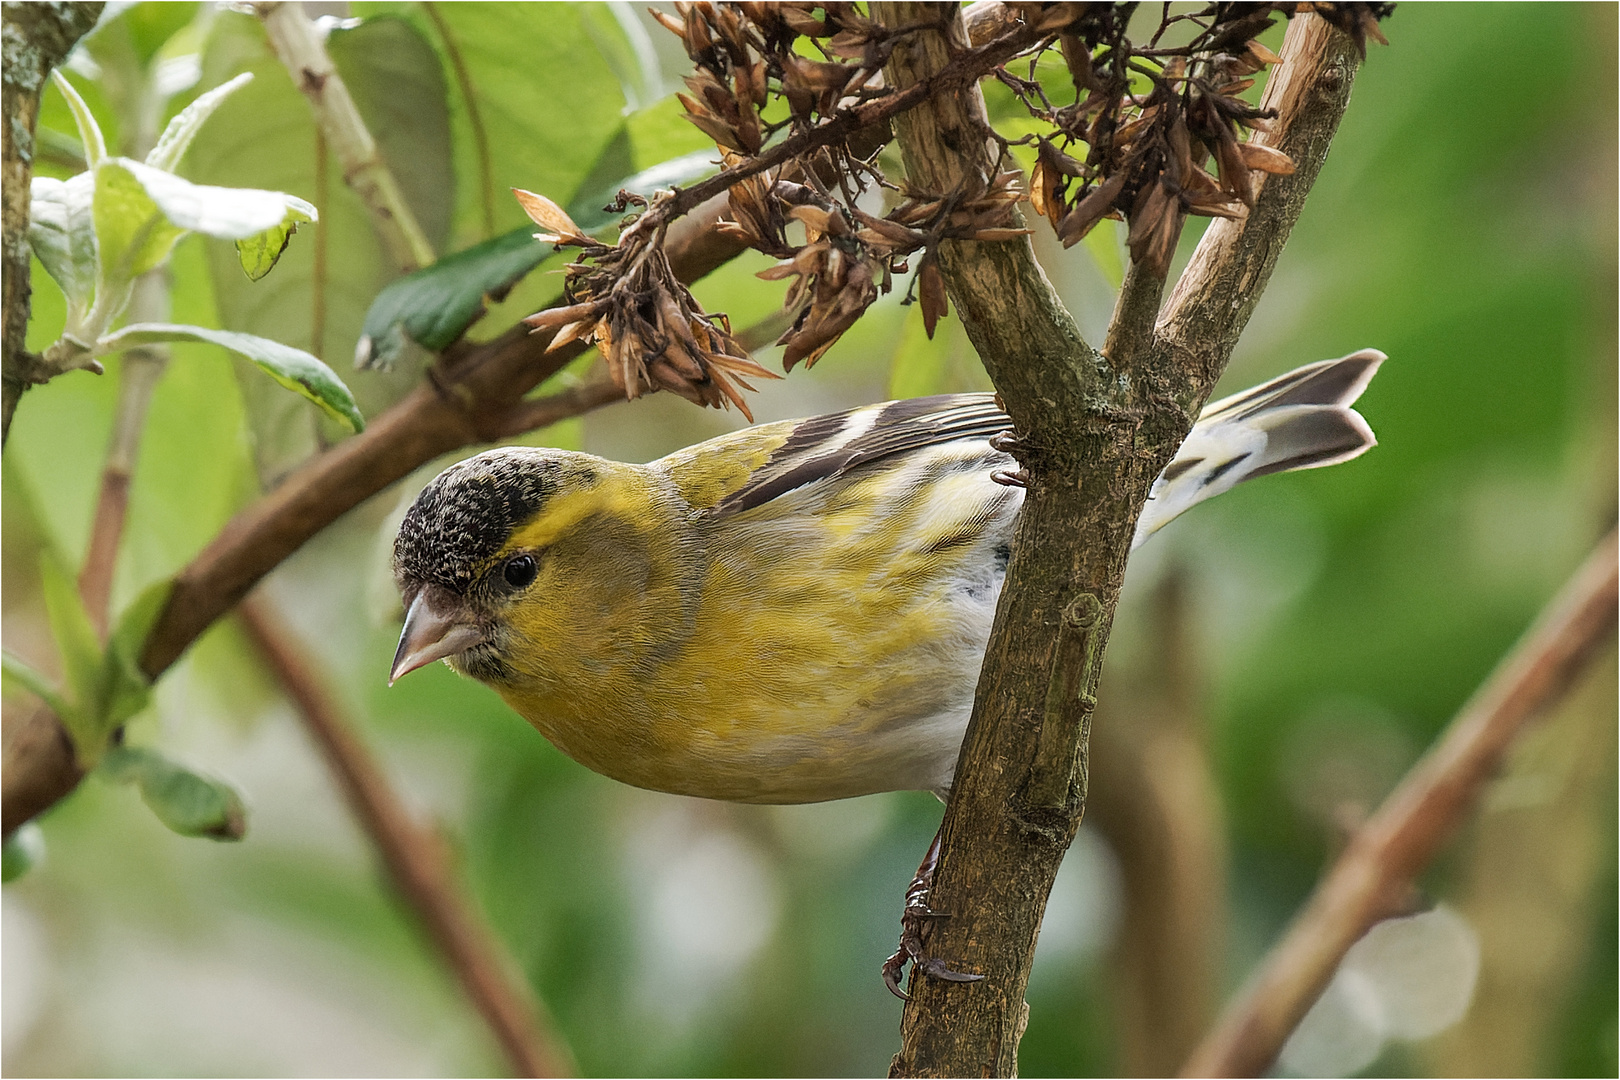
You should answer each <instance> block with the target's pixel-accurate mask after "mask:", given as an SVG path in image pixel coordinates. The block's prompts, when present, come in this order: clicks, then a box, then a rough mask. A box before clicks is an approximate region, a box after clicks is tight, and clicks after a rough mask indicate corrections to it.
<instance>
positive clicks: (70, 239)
mask: <svg viewBox="0 0 1620 1080" xmlns="http://www.w3.org/2000/svg"><path fill="white" fill-rule="evenodd" d="M95 190H96V181H95V176H94V175H93V174H91V173H88V172H83V173H80V174H79V175H77V176H74V177H71V178H70V179H67V180H52V179H51V178H49V177H46V176H36V177H34V181H33V185H32V187H31V189H30V194H31V196H32V200H31V205H30V207H29V221H28V242H29V244H30V245H32V246H33V249H34V254H35V255H37V256H38V257H39V262H40V265H41V266H43V267H45V271H46V273H48V274H50V275H51V278H52V280H54V281H55V282H56V283H57V284H58V285H60V286H61V287H62V293H63V294H64V295H65V296H66V297H67V300H68V324H69V325H74V324H76V323H78V322H79V321H80V320H82V319H83V317H84V315H85V313H86V312H88V311H89V310H90V302H91V300H92V299H93V298H94V297H95V294H96V222H95V214H94V209H93V201H94V197H95Z"/></svg>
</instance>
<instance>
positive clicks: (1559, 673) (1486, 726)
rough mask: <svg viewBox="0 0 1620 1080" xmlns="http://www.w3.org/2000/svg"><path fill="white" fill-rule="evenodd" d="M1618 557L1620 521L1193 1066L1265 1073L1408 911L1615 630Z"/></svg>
mask: <svg viewBox="0 0 1620 1080" xmlns="http://www.w3.org/2000/svg"><path fill="white" fill-rule="evenodd" d="M1617 558H1620V550H1617V548H1616V534H1615V533H1614V532H1610V533H1609V535H1608V536H1606V537H1605V538H1604V539H1603V540H1602V541H1601V542H1600V543H1599V544H1598V546H1597V548H1596V549H1595V550H1594V551H1593V552H1592V554H1591V555H1590V556H1589V557H1588V558H1587V560H1586V562H1585V563H1583V564H1582V566H1581V568H1580V569H1579V570H1578V571H1576V573H1575V575H1574V577H1573V578H1571V579H1570V581H1569V582H1568V584H1566V585H1565V586H1564V588H1563V589H1562V590H1561V591H1560V592H1559V593H1558V595H1557V596H1556V597H1554V598H1553V600H1552V601H1551V602H1549V603H1548V605H1547V606H1546V607H1545V608H1544V609H1543V610H1542V613H1541V615H1540V616H1539V617H1538V618H1537V620H1536V623H1535V625H1534V626H1532V627H1531V628H1530V630H1529V631H1527V632H1526V634H1525V636H1524V637H1523V638H1522V639H1521V640H1520V642H1519V644H1518V646H1517V647H1515V648H1514V650H1513V651H1512V652H1510V653H1509V654H1508V655H1507V656H1506V657H1505V658H1504V659H1503V660H1502V662H1501V663H1500V664H1498V665H1497V668H1496V670H1495V671H1494V672H1493V673H1492V674H1491V676H1490V678H1489V679H1487V680H1486V681H1485V684H1484V685H1483V686H1481V687H1480V688H1479V690H1477V691H1476V692H1475V693H1474V696H1473V698H1472V699H1471V700H1470V701H1469V702H1468V704H1466V705H1465V706H1464V707H1463V709H1462V711H1461V712H1460V713H1458V715H1457V717H1456V719H1454V720H1453V721H1452V722H1451V724H1450V726H1449V727H1448V728H1447V729H1446V731H1445V733H1444V734H1443V735H1442V736H1441V738H1440V740H1439V741H1438V742H1437V743H1436V744H1435V746H1434V747H1433V748H1432V749H1431V750H1430V751H1429V753H1428V754H1426V755H1425V756H1424V757H1423V759H1422V760H1421V761H1419V762H1418V763H1417V765H1415V766H1414V767H1413V768H1412V770H1411V772H1409V773H1408V774H1407V776H1406V778H1405V779H1404V780H1403V781H1402V782H1401V784H1400V786H1399V787H1397V788H1396V789H1395V791H1394V792H1393V793H1391V795H1390V796H1389V798H1388V799H1386V800H1385V801H1384V804H1383V806H1381V807H1380V808H1379V810H1378V812H1377V813H1376V814H1374V815H1373V817H1372V818H1371V819H1369V820H1368V821H1367V823H1366V824H1365V825H1363V826H1362V827H1361V828H1360V829H1358V830H1357V831H1356V833H1355V834H1354V835H1353V836H1352V837H1351V839H1350V843H1349V846H1348V847H1347V848H1346V850H1345V852H1344V854H1343V855H1341V856H1340V857H1339V859H1338V861H1337V862H1336V863H1335V864H1334V866H1333V868H1332V869H1331V870H1330V871H1329V873H1328V875H1327V877H1326V878H1325V879H1324V880H1323V881H1322V883H1321V884H1320V885H1319V886H1318V887H1317V889H1316V891H1315V893H1314V894H1312V897H1311V899H1310V901H1309V903H1308V904H1307V905H1306V907H1305V909H1304V911H1302V912H1301V913H1300V915H1299V916H1298V917H1297V918H1296V919H1295V920H1294V923H1293V925H1292V926H1290V927H1289V929H1288V932H1287V933H1286V935H1285V936H1284V937H1283V939H1282V941H1280V942H1279V943H1278V944H1277V945H1276V947H1275V948H1273V949H1272V951H1271V953H1270V954H1269V956H1268V957H1267V958H1266V960H1265V961H1264V962H1263V964H1262V966H1261V968H1260V970H1259V971H1258V972H1257V973H1256V974H1255V975H1254V976H1253V977H1252V978H1251V979H1250V980H1249V983H1248V985H1247V986H1246V988H1245V989H1244V990H1243V991H1242V992H1241V993H1240V995H1239V997H1238V998H1237V999H1236V1000H1235V1001H1234V1002H1233V1003H1232V1005H1231V1006H1229V1007H1228V1009H1227V1010H1226V1012H1225V1013H1224V1015H1223V1016H1222V1018H1221V1020H1220V1022H1219V1024H1218V1025H1217V1027H1216V1028H1215V1030H1214V1031H1212V1032H1211V1033H1210V1034H1209V1036H1208V1038H1206V1039H1205V1040H1204V1042H1203V1043H1202V1044H1201V1045H1200V1046H1199V1047H1198V1049H1197V1050H1195V1051H1194V1052H1193V1055H1192V1056H1191V1057H1190V1058H1189V1059H1188V1061H1187V1063H1186V1065H1185V1066H1184V1067H1183V1069H1182V1075H1183V1076H1259V1075H1261V1074H1262V1073H1264V1072H1265V1071H1266V1070H1267V1069H1269V1068H1270V1067H1271V1064H1272V1062H1273V1061H1275V1060H1276V1057H1277V1054H1278V1052H1279V1051H1280V1050H1281V1048H1282V1045H1283V1042H1284V1040H1286V1039H1287V1038H1288V1035H1289V1033H1290V1032H1291V1031H1293V1030H1294V1028H1295V1026H1296V1025H1298V1023H1299V1021H1300V1019H1301V1018H1302V1017H1304V1015H1305V1013H1306V1012H1307V1010H1309V1009H1310V1006H1311V1003H1312V1002H1313V1001H1315V1000H1316V997H1317V995H1318V994H1320V993H1321V991H1322V989H1323V987H1325V986H1326V985H1327V983H1328V980H1329V979H1330V978H1332V976H1333V971H1334V969H1335V967H1336V966H1337V965H1338V963H1339V961H1340V960H1341V959H1342V958H1343V957H1344V954H1345V952H1346V951H1347V950H1348V949H1349V948H1350V946H1351V945H1353V944H1354V943H1355V942H1356V940H1357V939H1358V938H1360V937H1361V935H1362V934H1364V933H1365V932H1366V931H1367V930H1368V929H1369V928H1370V927H1371V926H1372V925H1373V924H1374V923H1376V922H1378V921H1379V920H1380V919H1383V918H1387V917H1389V916H1391V915H1396V914H1400V913H1401V911H1402V908H1403V905H1404V903H1405V900H1406V898H1407V897H1408V895H1409V893H1410V890H1411V888H1412V886H1413V884H1414V883H1415V881H1416V879H1417V876H1418V874H1420V873H1421V872H1422V871H1423V869H1424V868H1425V867H1426V866H1428V864H1429V862H1430V860H1432V859H1433V858H1434V856H1435V855H1436V854H1438V852H1439V850H1440V848H1441V846H1442V845H1443V844H1444V843H1445V842H1446V840H1448V839H1449V838H1450V837H1451V835H1452V834H1453V833H1455V832H1456V830H1457V829H1458V828H1459V827H1460V826H1461V825H1462V823H1463V820H1464V819H1465V817H1466V816H1467V814H1468V813H1469V812H1470V811H1471V810H1472V809H1473V807H1474V805H1475V803H1476V801H1477V799H1478V797H1479V795H1480V793H1481V791H1482V790H1483V789H1484V787H1485V784H1486V783H1487V782H1488V781H1489V780H1490V779H1491V778H1492V777H1493V776H1495V775H1496V773H1497V771H1498V769H1499V768H1500V767H1501V765H1502V762H1503V760H1504V759H1505V758H1506V756H1507V753H1508V750H1509V748H1510V747H1511V746H1512V744H1513V740H1514V739H1515V737H1516V736H1517V735H1518V734H1519V733H1520V732H1521V731H1522V730H1523V729H1524V727H1525V725H1526V724H1527V723H1528V722H1529V721H1530V720H1532V719H1534V718H1535V717H1536V716H1538V715H1540V714H1541V712H1542V711H1543V710H1545V709H1546V708H1547V707H1548V706H1549V705H1551V704H1553V703H1554V702H1556V701H1557V700H1558V699H1559V697H1560V696H1561V695H1562V694H1563V693H1564V692H1565V691H1566V690H1568V689H1569V687H1570V685H1571V684H1572V683H1573V682H1574V681H1575V679H1576V678H1577V677H1578V676H1579V675H1580V674H1581V672H1582V671H1583V670H1584V669H1585V667H1586V664H1587V662H1588V661H1589V660H1590V659H1591V658H1592V655H1593V653H1594V652H1595V650H1596V649H1597V647H1598V646H1599V645H1600V644H1602V643H1603V642H1605V641H1608V640H1609V639H1610V638H1611V637H1612V636H1613V634H1614V630H1615V613H1616V590H1617V565H1616V561H1617Z"/></svg>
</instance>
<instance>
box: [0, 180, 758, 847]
mask: <svg viewBox="0 0 1620 1080" xmlns="http://www.w3.org/2000/svg"><path fill="white" fill-rule="evenodd" d="M724 205H725V198H724V196H721V197H720V198H717V199H715V200H713V201H712V202H711V203H710V204H709V205H707V206H705V207H703V208H702V210H701V212H699V213H696V214H693V215H691V216H689V217H687V218H686V219H684V220H683V221H681V222H680V223H679V224H678V225H676V226H675V227H672V228H671V229H670V234H669V244H668V251H669V257H670V262H671V264H672V265H673V266H674V268H675V272H676V274H677V275H678V276H679V277H680V278H681V279H682V280H683V281H689V282H690V281H695V280H697V279H698V278H700V277H702V276H703V275H705V274H707V273H708V272H709V271H710V270H713V269H714V268H715V267H717V266H719V265H720V264H722V263H724V262H726V261H727V260H729V259H731V258H733V257H735V256H736V255H737V254H738V253H739V252H740V251H741V250H742V248H741V246H740V245H739V244H738V243H737V242H736V241H734V240H732V239H730V238H728V237H726V236H725V235H723V234H721V233H719V232H718V231H717V230H715V229H714V228H713V225H714V222H715V220H716V218H718V217H719V215H720V213H721V210H722V209H723V207H724ZM549 341H550V336H549V335H547V334H530V333H529V330H528V327H526V326H523V325H522V324H519V325H517V326H515V327H513V328H512V329H511V330H509V331H507V332H506V333H505V334H503V335H502V336H501V337H499V338H497V339H495V340H494V341H490V342H487V343H485V344H482V345H472V344H467V343H463V344H460V345H457V346H455V347H453V348H452V349H451V350H450V351H449V352H448V353H447V354H446V356H445V362H446V366H445V368H443V369H439V368H435V369H434V370H433V374H432V377H431V378H430V379H429V380H428V382H427V384H426V385H424V386H422V387H420V388H418V389H417V390H416V391H414V392H413V393H412V394H411V395H410V396H409V397H407V398H406V399H405V400H404V401H401V402H400V403H399V404H397V405H395V406H394V407H393V408H391V409H389V410H388V411H387V412H386V413H383V414H382V415H381V416H379V417H376V418H375V419H374V420H373V421H372V423H371V425H370V426H369V427H367V429H366V430H365V432H364V433H363V434H360V435H357V436H355V437H354V438H352V439H347V440H345V441H343V442H341V443H338V444H337V445H336V446H334V447H333V448H332V449H330V450H328V451H326V452H325V453H323V454H320V455H319V456H317V457H314V458H311V459H310V460H309V461H308V462H306V463H305V464H304V465H302V466H300V467H299V468H298V469H297V470H296V471H295V472H293V474H292V475H290V476H289V477H288V478H287V479H286V480H285V481H283V482H282V484H281V486H280V487H278V488H277V489H276V490H275V491H273V492H271V493H269V494H268V495H266V496H264V497H263V498H261V499H259V500H258V501H257V502H255V503H253V504H252V505H250V506H249V507H247V508H246V509H245V510H243V511H242V512H241V513H239V514H237V515H236V517H234V518H232V519H231V521H230V522H229V523H228V524H227V525H226V526H225V528H224V529H223V530H222V531H221V532H220V534H219V535H218V536H216V537H215V538H214V539H213V540H212V541H211V542H210V543H209V545H208V546H207V547H206V548H204V549H203V550H202V551H201V552H199V553H198V555H197V557H196V558H195V559H193V560H192V561H191V563H190V564H189V565H188V566H187V567H186V568H185V569H184V570H182V571H181V572H180V574H179V575H178V576H177V577H176V579H175V587H174V592H173V593H172V594H171V595H170V597H169V602H168V605H167V606H166V607H165V608H164V610H163V614H162V615H161V616H160V617H159V618H158V622H157V625H156V626H155V627H154V628H153V630H152V634H151V636H150V637H149V638H148V639H147V642H146V648H145V651H144V653H143V654H142V658H141V666H142V668H143V669H144V670H145V671H146V673H147V674H148V675H149V676H151V677H152V678H153V679H156V678H157V677H158V676H160V675H162V674H163V672H164V671H166V670H168V668H169V666H170V665H171V664H173V663H174V662H175V661H176V660H178V659H179V658H180V655H181V654H182V653H183V652H185V650H186V649H187V648H188V647H190V645H191V643H192V642H193V641H195V640H196V639H197V637H198V635H200V634H201V633H202V632H203V631H204V630H206V629H207V628H208V627H209V626H210V625H212V624H213V622H214V620H215V619H218V618H219V617H220V616H221V615H223V614H225V613H226V612H227V611H229V610H230V609H231V608H232V607H234V606H236V604H237V602H238V601H240V600H241V599H242V598H243V597H244V596H246V595H247V592H248V590H249V589H251V588H252V587H253V586H254V585H255V584H257V583H258V581H259V579H260V578H262V577H263V576H264V575H265V574H267V573H269V572H270V571H271V570H273V569H274V568H275V567H276V566H277V565H278V564H279V563H280V562H281V561H282V560H283V559H285V558H286V557H287V556H288V555H291V554H292V553H293V552H294V551H296V550H297V549H298V548H299V547H300V546H302V545H303V543H304V541H306V540H308V539H309V538H310V537H311V536H314V535H315V534H316V533H317V532H319V531H320V530H321V529H324V528H325V527H326V526H327V525H330V524H331V523H332V522H333V521H336V520H337V519H338V518H339V517H341V516H342V515H343V514H344V513H346V512H348V511H349V510H351V509H353V508H354V507H355V506H357V505H359V504H360V503H362V502H364V501H365V500H366V499H368V498H370V497H371V496H373V495H375V494H377V493H378V492H379V491H382V490H383V489H384V488H386V487H387V486H388V485H390V484H392V483H393V482H395V481H396V480H400V479H402V478H404V477H405V476H406V475H408V474H409V473H410V472H411V471H412V470H414V469H416V468H418V467H420V466H422V465H424V464H426V463H427V462H429V461H432V460H433V459H434V458H435V457H438V456H439V455H440V454H446V453H449V452H450V451H452V450H456V449H459V448H460V447H463V446H467V445H469V444H471V443H477V442H486V441H493V440H495V439H497V438H501V437H504V436H506V435H509V434H511V432H512V431H513V430H514V428H513V426H512V425H513V424H514V423H516V422H517V420H516V419H514V418H515V417H520V415H521V414H522V413H524V412H525V411H529V410H535V409H537V408H539V406H538V403H537V402H525V401H524V400H523V395H525V394H527V393H528V392H529V391H530V390H531V389H533V388H534V387H535V386H537V385H538V384H539V383H540V382H542V381H543V380H544V379H546V378H548V377H550V376H551V375H553V374H554V373H556V371H557V370H558V369H559V368H561V367H562V366H563V364H565V363H567V361H568V359H569V358H571V357H573V356H575V355H577V353H578V351H579V349H578V348H563V349H559V350H558V351H557V352H555V353H552V354H550V355H547V354H546V352H545V349H546V345H547V344H548V343H549ZM565 393H575V394H576V396H575V400H576V403H578V404H580V406H581V411H583V409H584V407H585V406H584V403H583V399H582V398H581V397H579V396H578V395H577V393H576V392H574V391H567V392H565ZM541 400H544V399H541ZM556 419H560V417H559V416H551V417H550V419H549V420H547V421H546V422H554V421H555V420H556ZM38 716H39V722H38V723H18V724H16V725H14V727H15V730H12V729H11V728H8V730H7V731H6V738H5V760H4V768H3V769H0V793H3V799H0V810H3V817H4V831H5V833H6V835H10V834H11V832H12V831H14V830H15V829H16V828H17V827H18V826H19V825H21V824H22V823H23V822H25V821H27V820H29V819H30V818H32V817H33V816H35V815H36V814H38V813H40V812H41V811H43V810H45V809H47V808H48V807H50V806H52V805H53V804H55V803H56V802H57V801H58V800H60V799H61V798H62V797H64V796H65V795H67V794H68V793H69V792H71V791H72V790H73V789H74V788H75V787H76V786H77V785H78V782H79V780H80V779H81V778H82V776H83V773H82V772H81V771H80V770H79V768H78V766H77V764H76V763H75V762H74V761H73V756H72V751H71V748H70V746H69V744H68V742H67V739H66V735H65V733H64V732H63V731H62V729H61V725H60V724H58V723H57V722H56V719H55V717H53V716H51V715H49V714H48V713H42V714H38Z"/></svg>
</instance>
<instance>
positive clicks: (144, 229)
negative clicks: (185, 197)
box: [92, 159, 186, 325]
mask: <svg viewBox="0 0 1620 1080" xmlns="http://www.w3.org/2000/svg"><path fill="white" fill-rule="evenodd" d="M134 164H136V163H135V162H132V161H128V160H127V159H112V160H108V161H103V162H102V163H101V165H100V166H99V167H98V168H96V169H95V170H94V172H93V174H92V175H94V176H95V178H96V180H95V184H96V190H95V195H94V201H93V213H94V216H95V223H96V245H97V247H98V249H99V256H100V262H99V263H98V271H99V277H98V279H97V283H96V291H97V293H106V294H108V295H111V294H114V293H116V292H117V291H119V290H122V289H127V288H128V286H129V283H130V282H132V281H134V280H135V279H136V278H137V277H139V276H140V275H142V274H144V273H146V271H148V270H150V269H152V267H154V266H156V265H158V264H159V263H161V262H162V261H163V260H164V259H166V258H168V257H169V252H170V251H172V250H173V249H174V245H175V244H176V243H177V242H178V241H179V239H180V238H181V237H182V236H184V235H186V230H185V229H184V228H183V227H182V226H179V225H176V224H174V222H172V221H170V220H169V219H168V217H167V216H166V215H165V214H164V213H163V211H162V210H160V209H159V208H158V205H157V203H156V202H154V201H153V199H152V197H151V195H149V194H147V191H146V186H145V185H144V184H142V183H141V182H140V180H139V179H137V178H136V176H135V174H134V172H133V171H132V170H130V169H129V168H127V167H126V166H127V165H134ZM141 168H143V169H144V168H146V166H144V165H143V166H141ZM162 175H165V176H167V175H168V174H167V173H164V174H162ZM177 179H178V178H177ZM183 182H184V181H182V183H183ZM103 325H105V324H103Z"/></svg>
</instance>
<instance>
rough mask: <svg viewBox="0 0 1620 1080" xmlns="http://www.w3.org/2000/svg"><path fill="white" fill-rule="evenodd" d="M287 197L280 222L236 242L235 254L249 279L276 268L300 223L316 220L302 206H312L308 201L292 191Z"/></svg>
mask: <svg viewBox="0 0 1620 1080" xmlns="http://www.w3.org/2000/svg"><path fill="white" fill-rule="evenodd" d="M287 200H288V204H287V216H286V217H285V218H283V219H282V221H281V224H279V225H275V226H272V227H271V228H268V229H266V230H265V231H264V232H262V233H259V234H258V235H257V236H250V237H248V238H247V239H246V240H238V241H237V242H236V258H237V261H238V262H240V263H241V264H242V271H243V272H244V273H246V274H247V276H248V280H249V281H258V280H260V279H261V278H263V277H264V276H265V275H266V274H268V273H269V272H270V271H271V270H273V269H275V266H276V263H277V262H279V261H280V260H281V253H282V252H284V251H286V250H287V244H288V243H289V242H290V241H291V240H292V234H293V233H295V232H297V231H298V226H300V225H302V224H304V223H305V222H306V221H313V220H314V218H313V216H312V215H311V214H309V213H306V212H305V210H304V209H303V208H304V207H309V204H308V203H306V202H304V201H303V200H302V199H295V198H294V197H293V196H291V195H289V196H287ZM295 204H296V205H295ZM310 209H313V208H312V207H311V208H310Z"/></svg>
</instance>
